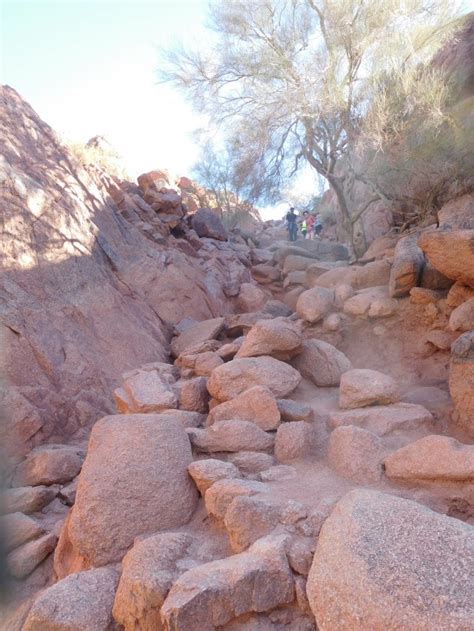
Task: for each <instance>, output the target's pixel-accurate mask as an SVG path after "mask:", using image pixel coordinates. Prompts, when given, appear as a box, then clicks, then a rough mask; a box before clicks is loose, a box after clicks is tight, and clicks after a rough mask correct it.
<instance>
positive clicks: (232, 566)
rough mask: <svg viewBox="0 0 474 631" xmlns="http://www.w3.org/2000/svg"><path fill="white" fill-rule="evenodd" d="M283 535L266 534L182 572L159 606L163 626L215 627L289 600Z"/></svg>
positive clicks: (198, 630)
mask: <svg viewBox="0 0 474 631" xmlns="http://www.w3.org/2000/svg"><path fill="white" fill-rule="evenodd" d="M284 544H285V538H284V537H268V538H264V539H261V540H259V541H258V542H257V543H255V544H254V545H253V546H252V547H251V548H250V549H249V550H248V552H242V553H241V554H236V555H234V556H231V557H228V558H227V559H222V560H219V561H212V562H211V563H206V564H204V565H201V566H200V567H197V568H194V569H191V570H188V571H187V572H185V573H184V574H182V575H181V576H180V577H179V578H178V580H177V581H176V583H175V584H174V585H173V587H172V589H171V591H170V593H169V594H168V597H167V598H166V600H165V603H164V605H163V608H162V616H163V620H164V622H165V625H166V628H168V629H173V630H174V631H213V630H214V629H216V628H218V627H221V626H224V625H225V624H227V623H228V622H230V621H231V620H232V619H233V618H237V617H238V616H240V615H242V614H246V613H250V612H263V611H269V610H270V609H274V608H275V607H278V606H279V605H284V604H286V603H290V602H291V601H292V600H293V598H294V583H293V577H292V574H291V570H290V568H289V566H288V561H287V559H286V555H285V551H284Z"/></svg>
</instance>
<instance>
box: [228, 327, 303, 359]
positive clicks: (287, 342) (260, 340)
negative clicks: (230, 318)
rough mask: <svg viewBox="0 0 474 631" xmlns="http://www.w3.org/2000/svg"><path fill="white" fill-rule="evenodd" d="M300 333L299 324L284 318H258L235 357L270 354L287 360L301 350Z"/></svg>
mask: <svg viewBox="0 0 474 631" xmlns="http://www.w3.org/2000/svg"><path fill="white" fill-rule="evenodd" d="M302 341H303V339H302V335H301V330H300V328H299V326H298V325H297V324H296V323H295V322H291V321H290V320H287V319H286V318H274V319H273V320H260V321H259V322H257V324H255V325H254V326H253V327H252V328H251V329H250V331H249V332H248V333H247V335H246V336H245V339H244V342H243V344H242V346H241V347H240V349H239V351H238V352H237V357H259V356H261V355H271V356H273V357H276V358H277V359H282V360H287V359H290V358H291V357H294V356H295V355H297V354H298V353H299V352H300V351H301V344H302Z"/></svg>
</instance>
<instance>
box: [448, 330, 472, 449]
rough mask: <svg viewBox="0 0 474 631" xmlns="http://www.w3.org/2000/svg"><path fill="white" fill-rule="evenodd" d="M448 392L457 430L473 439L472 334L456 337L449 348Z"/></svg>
mask: <svg viewBox="0 0 474 631" xmlns="http://www.w3.org/2000/svg"><path fill="white" fill-rule="evenodd" d="M449 391H450V393H451V397H452V399H453V401H454V405H455V408H456V411H455V415H454V421H455V425H456V427H457V429H458V430H459V431H460V432H462V433H463V434H464V435H465V436H466V437H467V438H468V439H469V440H472V439H474V422H473V418H474V332H473V331H470V332H468V333H464V335H461V336H460V337H458V339H457V340H456V341H455V342H454V344H453V345H452V346H451V363H450V371H449Z"/></svg>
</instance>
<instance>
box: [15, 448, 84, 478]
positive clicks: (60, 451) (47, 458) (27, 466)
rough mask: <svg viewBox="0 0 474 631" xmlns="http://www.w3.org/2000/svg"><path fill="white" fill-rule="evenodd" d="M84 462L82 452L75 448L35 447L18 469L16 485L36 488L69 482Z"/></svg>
mask: <svg viewBox="0 0 474 631" xmlns="http://www.w3.org/2000/svg"><path fill="white" fill-rule="evenodd" d="M82 460H83V454H82V450H81V449H77V448H75V447H68V446H66V445H42V446H41V447H35V448H34V449H32V450H31V451H30V453H29V454H28V456H27V458H26V460H24V461H23V462H21V463H20V464H19V465H18V467H17V468H16V471H15V483H18V484H23V485H31V486H36V485H43V484H46V485H49V484H55V483H64V482H69V480H72V478H75V477H76V475H77V474H78V473H79V471H80V470H81V467H82Z"/></svg>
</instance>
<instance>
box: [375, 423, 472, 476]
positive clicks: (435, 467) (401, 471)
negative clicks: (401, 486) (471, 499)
mask: <svg viewBox="0 0 474 631" xmlns="http://www.w3.org/2000/svg"><path fill="white" fill-rule="evenodd" d="M384 464H385V473H386V475H387V477H388V478H391V479H392V480H399V481H405V482H411V483H413V482H417V481H418V482H436V485H437V486H439V485H441V484H443V483H451V482H459V483H463V484H464V483H466V484H469V483H470V484H472V483H473V482H474V445H463V444H462V443H460V442H458V441H457V440H455V439H454V438H450V437H449V436H438V435H436V434H433V435H432V436H425V437H424V438H420V440H417V441H415V442H413V443H410V444H409V445H406V446H405V447H402V448H401V449H398V450H397V451H395V452H394V453H392V454H390V456H388V458H386V459H385V462H384Z"/></svg>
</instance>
